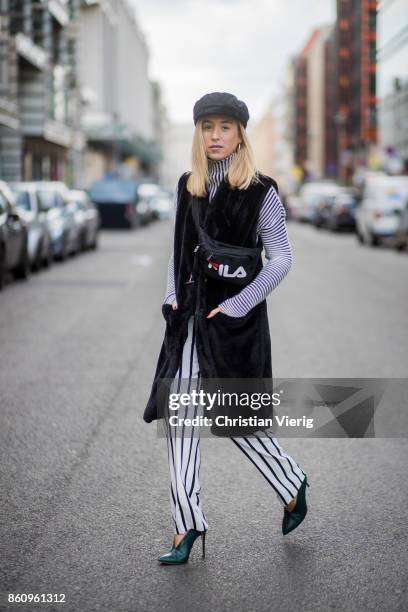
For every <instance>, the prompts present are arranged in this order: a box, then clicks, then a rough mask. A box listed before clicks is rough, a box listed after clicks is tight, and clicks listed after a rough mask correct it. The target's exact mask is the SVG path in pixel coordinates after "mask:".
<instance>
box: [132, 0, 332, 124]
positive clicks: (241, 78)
mask: <svg viewBox="0 0 408 612" xmlns="http://www.w3.org/2000/svg"><path fill="white" fill-rule="evenodd" d="M130 1H131V3H132V4H133V6H134V7H135V9H136V15H137V18H138V21H139V25H140V28H141V30H142V31H143V33H144V34H145V38H146V42H147V45H148V47H149V51H150V60H149V73H150V76H151V78H153V79H154V80H157V81H159V83H160V84H161V87H162V95H163V101H164V104H165V107H166V109H167V113H168V115H169V118H170V120H171V121H173V122H182V123H184V122H189V121H192V112H193V110H192V109H193V106H194V103H195V101H196V100H198V99H199V98H200V97H201V96H203V95H204V94H205V93H209V92H211V91H228V92H231V93H233V94H235V95H236V96H237V97H238V98H240V99H242V100H244V101H245V102H246V104H247V105H248V108H249V112H250V117H251V119H254V121H257V120H258V119H260V117H261V116H262V114H263V113H264V112H265V110H266V109H267V107H268V104H270V102H271V99H272V98H273V96H274V95H276V94H277V93H278V92H279V91H281V89H282V80H283V76H284V72H285V66H286V65H287V62H288V60H289V59H290V56H291V55H292V54H296V53H297V52H299V51H300V50H301V48H302V47H303V45H304V44H305V42H306V41H307V39H308V37H309V35H310V34H311V32H312V30H313V28H315V27H318V26H321V25H324V24H326V23H332V22H333V21H334V18H335V4H336V3H335V0H313V1H312V2H311V1H310V0H130Z"/></svg>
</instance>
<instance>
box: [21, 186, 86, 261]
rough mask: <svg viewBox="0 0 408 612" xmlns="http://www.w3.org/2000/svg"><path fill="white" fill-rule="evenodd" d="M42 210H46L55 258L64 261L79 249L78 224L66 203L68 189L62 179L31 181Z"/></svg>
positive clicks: (72, 211)
mask: <svg viewBox="0 0 408 612" xmlns="http://www.w3.org/2000/svg"><path fill="white" fill-rule="evenodd" d="M32 185H34V187H35V189H36V190H37V194H38V197H39V200H40V206H41V208H42V210H44V211H46V214H47V223H48V227H49V230H50V234H51V241H52V250H53V255H54V258H55V259H60V260H61V261H64V260H65V259H67V257H68V256H69V255H71V254H72V255H73V254H75V253H77V252H78V251H79V231H80V229H79V226H78V225H77V223H76V221H75V217H74V210H73V209H72V207H70V206H69V203H68V192H69V189H68V187H67V186H66V185H65V183H63V182H62V181H33V182H32Z"/></svg>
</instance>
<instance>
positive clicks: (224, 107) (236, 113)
mask: <svg viewBox="0 0 408 612" xmlns="http://www.w3.org/2000/svg"><path fill="white" fill-rule="evenodd" d="M208 115H227V116H228V117H233V118H234V119H238V121H240V122H241V123H242V124H243V126H244V127H245V128H246V126H247V122H248V119H249V112H248V107H247V105H246V104H245V102H243V101H242V100H238V98H237V97H236V96H234V94H230V93H226V92H222V91H214V92H212V93H208V94H205V96H203V97H202V98H200V99H199V100H197V102H196V103H195V104H194V108H193V118H194V125H196V124H197V121H198V119H202V118H203V117H207V116H208Z"/></svg>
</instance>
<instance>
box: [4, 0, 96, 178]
mask: <svg viewBox="0 0 408 612" xmlns="http://www.w3.org/2000/svg"><path fill="white" fill-rule="evenodd" d="M78 1H79V0H53V2H41V1H40V0H1V2H2V14H1V23H0V27H1V39H0V49H1V51H0V52H1V58H2V61H1V64H2V68H1V77H0V79H1V92H0V96H1V98H0V108H1V112H0V175H1V177H2V178H3V179H4V180H21V179H25V180H43V179H51V180H65V181H66V182H67V183H73V182H75V181H76V180H77V178H78V177H77V176H76V173H77V171H78V170H79V169H80V168H81V157H82V154H83V151H84V147H85V140H84V138H83V136H82V133H81V130H80V101H79V90H78V87H77V82H76V79H75V53H74V46H75V40H74V34H73V31H72V29H71V25H72V22H73V20H74V19H75V15H76V14H77V12H78V8H79V4H78Z"/></svg>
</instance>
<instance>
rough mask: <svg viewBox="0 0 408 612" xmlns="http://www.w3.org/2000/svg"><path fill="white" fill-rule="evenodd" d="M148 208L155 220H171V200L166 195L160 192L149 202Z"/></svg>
mask: <svg viewBox="0 0 408 612" xmlns="http://www.w3.org/2000/svg"><path fill="white" fill-rule="evenodd" d="M150 206H151V209H152V212H153V217H154V218H155V219H160V220H163V219H171V218H172V214H173V199H172V198H171V197H170V196H169V195H168V194H167V193H166V192H164V191H163V192H161V193H160V194H159V195H156V196H154V197H153V198H152V199H151V200H150Z"/></svg>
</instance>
